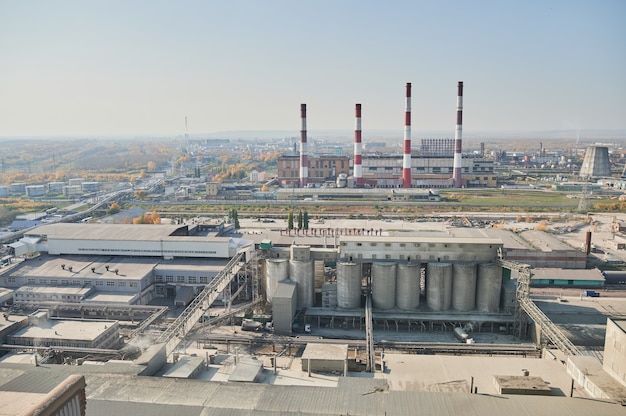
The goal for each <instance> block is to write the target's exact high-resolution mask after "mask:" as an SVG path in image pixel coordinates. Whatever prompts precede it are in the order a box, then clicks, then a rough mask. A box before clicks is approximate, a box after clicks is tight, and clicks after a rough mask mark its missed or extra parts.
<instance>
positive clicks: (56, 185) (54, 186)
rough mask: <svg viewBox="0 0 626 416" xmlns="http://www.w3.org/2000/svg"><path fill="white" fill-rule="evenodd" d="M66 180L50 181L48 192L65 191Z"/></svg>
mask: <svg viewBox="0 0 626 416" xmlns="http://www.w3.org/2000/svg"><path fill="white" fill-rule="evenodd" d="M64 186H65V182H48V192H50V193H51V194H60V193H62V192H63V187H64Z"/></svg>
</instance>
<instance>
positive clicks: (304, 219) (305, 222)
mask: <svg viewBox="0 0 626 416" xmlns="http://www.w3.org/2000/svg"><path fill="white" fill-rule="evenodd" d="M302 222H303V225H304V229H305V230H308V229H309V212H308V211H304V214H303V215H302Z"/></svg>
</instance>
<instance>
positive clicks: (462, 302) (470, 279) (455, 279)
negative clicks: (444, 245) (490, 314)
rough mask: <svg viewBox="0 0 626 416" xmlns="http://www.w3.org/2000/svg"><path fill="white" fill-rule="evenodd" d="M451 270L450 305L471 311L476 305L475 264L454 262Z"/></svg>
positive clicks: (464, 310) (457, 308)
mask: <svg viewBox="0 0 626 416" xmlns="http://www.w3.org/2000/svg"><path fill="white" fill-rule="evenodd" d="M452 270H453V275H452V307H453V308H454V309H456V310H457V311H461V312H467V311H471V310H472V309H474V307H475V306H476V264H475V263H455V264H454V266H453V267H452Z"/></svg>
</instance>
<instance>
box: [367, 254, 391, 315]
mask: <svg viewBox="0 0 626 416" xmlns="http://www.w3.org/2000/svg"><path fill="white" fill-rule="evenodd" d="M372 304H373V305H372V306H373V307H374V308H375V309H391V308H393V307H394V306H396V264H395V263H374V264H372Z"/></svg>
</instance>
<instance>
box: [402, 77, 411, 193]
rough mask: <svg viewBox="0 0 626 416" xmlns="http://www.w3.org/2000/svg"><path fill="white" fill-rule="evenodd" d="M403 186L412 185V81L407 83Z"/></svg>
mask: <svg viewBox="0 0 626 416" xmlns="http://www.w3.org/2000/svg"><path fill="white" fill-rule="evenodd" d="M402 187H403V188H410V187H411V83H410V82H407V83H406V105H405V108H404V151H403V154H402Z"/></svg>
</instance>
